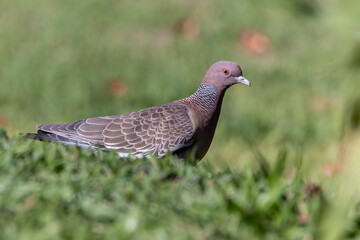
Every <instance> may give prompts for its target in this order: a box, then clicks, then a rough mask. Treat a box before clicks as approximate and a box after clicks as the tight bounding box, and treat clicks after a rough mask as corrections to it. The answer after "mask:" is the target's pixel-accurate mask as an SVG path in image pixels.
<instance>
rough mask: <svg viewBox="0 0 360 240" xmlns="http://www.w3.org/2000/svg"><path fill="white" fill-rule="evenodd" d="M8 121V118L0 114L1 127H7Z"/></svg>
mask: <svg viewBox="0 0 360 240" xmlns="http://www.w3.org/2000/svg"><path fill="white" fill-rule="evenodd" d="M7 122H8V121H7V119H6V118H5V117H4V116H1V115H0V126H1V127H6V125H7Z"/></svg>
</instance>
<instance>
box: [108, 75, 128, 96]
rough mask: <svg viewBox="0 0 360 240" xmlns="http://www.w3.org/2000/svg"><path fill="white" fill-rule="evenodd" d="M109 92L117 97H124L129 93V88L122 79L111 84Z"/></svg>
mask: <svg viewBox="0 0 360 240" xmlns="http://www.w3.org/2000/svg"><path fill="white" fill-rule="evenodd" d="M108 91H109V92H110V93H111V95H113V96H115V97H122V96H124V95H125V94H126V92H127V86H126V83H125V81H124V80H122V79H121V78H118V79H114V80H112V81H111V82H110V83H109V86H108Z"/></svg>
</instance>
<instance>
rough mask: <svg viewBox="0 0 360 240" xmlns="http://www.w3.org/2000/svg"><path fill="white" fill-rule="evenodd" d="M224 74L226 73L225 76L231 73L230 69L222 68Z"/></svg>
mask: <svg viewBox="0 0 360 240" xmlns="http://www.w3.org/2000/svg"><path fill="white" fill-rule="evenodd" d="M222 74H223V75H224V76H227V75H229V70H227V69H225V68H224V69H223V70H222Z"/></svg>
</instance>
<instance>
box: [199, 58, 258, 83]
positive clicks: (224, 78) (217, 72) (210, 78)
mask: <svg viewBox="0 0 360 240" xmlns="http://www.w3.org/2000/svg"><path fill="white" fill-rule="evenodd" d="M202 82H203V83H204V84H207V85H213V86H214V87H216V88H217V89H218V90H223V89H227V88H228V87H230V86H232V85H234V84H236V83H242V84H245V85H248V86H251V83H250V82H249V81H248V80H247V79H246V78H244V77H243V75H242V71H241V68H240V67H239V65H237V64H236V63H234V62H228V61H220V62H217V63H214V64H213V65H212V66H211V67H210V68H209V70H208V71H207V73H206V74H205V77H204V79H203V81H202Z"/></svg>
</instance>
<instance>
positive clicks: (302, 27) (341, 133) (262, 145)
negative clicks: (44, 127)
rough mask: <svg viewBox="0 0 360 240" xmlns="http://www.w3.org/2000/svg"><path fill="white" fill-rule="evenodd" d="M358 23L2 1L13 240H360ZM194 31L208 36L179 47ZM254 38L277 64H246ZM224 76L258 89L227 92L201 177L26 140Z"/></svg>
mask: <svg viewBox="0 0 360 240" xmlns="http://www.w3.org/2000/svg"><path fill="white" fill-rule="evenodd" d="M359 12H360V3H358V2H357V1H335V0H317V1H308V0H306V1H300V0H294V1H286V0H280V1H251V0H246V1H226V2H224V1H217V0H211V1H205V0H200V1H196V2H195V1H186V0H185V1H165V0H157V1H151V3H149V1H145V0H140V1H129V0H123V1H106V2H104V1H95V0H89V1H86V2H83V3H82V2H74V1H68V0H65V1H44V0H35V1H31V2H29V1H0V86H1V87H0V125H2V126H3V127H4V128H5V130H6V132H7V133H8V134H9V135H11V137H10V140H5V137H4V136H3V137H1V146H0V166H1V168H0V172H1V173H0V178H1V180H0V185H1V187H0V210H1V216H2V217H1V218H0V222H1V226H0V229H4V230H3V231H0V234H2V235H1V237H0V238H3V239H29V238H34V239H47V238H51V239H54V238H55V239H56V238H59V239H68V238H82V239H89V238H90V239H91V238H98V239H103V238H108V239H113V238H120V237H122V238H130V237H134V238H137V239H143V238H145V237H148V236H154V238H157V239H168V238H179V239H185V238H198V239H208V238H212V239H223V238H230V239H231V238H233V239H239V238H243V239H326V240H328V239H344V238H346V237H348V238H353V239H356V238H360V236H359V233H358V230H357V228H359V226H357V225H360V224H359V222H360V220H359V219H360V218H359V215H358V213H357V207H356V205H357V202H358V200H359V197H358V196H359V188H358V186H359V183H360V179H359V177H358V175H359V174H358V173H359V172H360V164H359V162H360V161H359V160H360V150H359V149H360V133H359V132H360V131H359V126H360V117H359V116H360V109H359V101H360V100H359V99H360V94H359V89H360V81H359V75H360V70H359V69H360V60H359V59H360V36H359V24H358V22H360V15H359V14H358V13H359ZM185 19H191V21H192V22H193V23H195V25H197V26H198V28H199V32H198V33H197V34H195V35H193V36H190V37H188V36H186V34H184V33H182V32H181V31H180V29H181V27H180V26H181V23H182V22H183V21H184V20H185ZM246 29H255V30H256V31H258V32H260V33H261V34H263V35H264V36H266V37H267V38H268V40H269V42H270V49H269V51H267V52H266V53H265V54H258V55H257V54H252V53H249V52H248V51H246V50H245V49H244V46H243V45H242V43H241V41H240V36H241V34H242V33H243V32H244V31H246ZM219 60H230V61H235V62H237V63H239V65H240V66H241V67H242V69H243V72H244V75H245V77H246V78H247V79H249V80H250V81H251V83H252V87H251V88H248V87H245V86H234V87H232V88H230V89H229V90H228V92H227V94H226V96H225V99H224V102H223V108H222V113H221V116H220V120H219V124H218V127H217V131H216V134H215V138H214V141H213V143H212V145H211V147H210V150H209V152H208V153H207V155H206V156H205V158H204V159H203V160H202V161H201V162H200V164H198V165H196V166H192V165H191V164H189V163H183V162H178V161H177V160H175V159H172V158H171V157H170V156H169V157H166V158H165V159H158V160H157V159H152V160H150V161H146V160H130V159H118V158H116V155H115V154H114V153H106V154H99V155H96V156H95V155H92V154H90V152H87V151H84V150H78V149H75V148H65V147H63V146H60V145H57V144H47V143H39V142H32V141H26V140H23V139H19V138H18V137H17V133H19V132H34V131H35V130H36V128H35V126H36V124H41V123H48V122H65V121H72V120H78V119H82V118H87V117H92V116H104V115H113V114H121V113H127V112H130V111H135V110H139V109H141V108H145V107H149V106H153V105H159V104H163V103H167V102H169V101H172V100H176V99H179V98H182V97H186V96H188V95H190V94H192V93H193V92H194V91H195V89H196V88H197V86H198V84H199V83H200V81H201V79H202V77H203V75H204V74H205V72H206V70H207V69H208V67H209V66H210V65H211V64H213V63H214V62H216V61H219ZM116 79H121V80H122V81H123V82H124V83H125V85H126V87H127V91H126V93H125V94H124V95H122V96H120V97H116V96H114V95H113V94H111V93H110V92H109V90H108V86H109V84H110V83H111V82H112V81H113V80H116ZM276 166H278V167H276ZM314 184H315V185H316V186H320V188H321V194H319V193H317V194H315V195H314V194H310V195H311V196H310V195H309V189H310V190H311V189H312V187H311V186H313V185H314ZM313 188H314V187H313ZM315 189H317V188H316V187H315ZM310 192H311V191H310ZM315 192H316V191H315ZM134 222H135V223H136V224H135V225H134ZM129 226H130V227H129ZM134 226H136V228H134Z"/></svg>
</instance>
